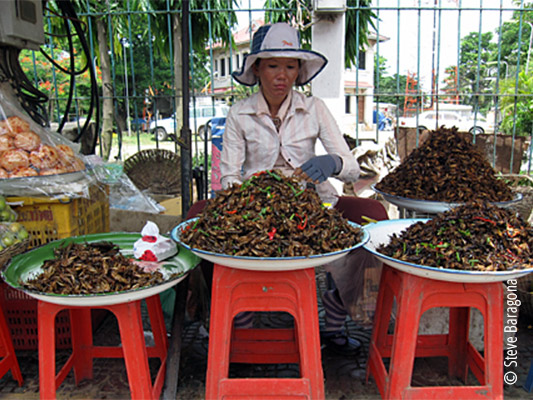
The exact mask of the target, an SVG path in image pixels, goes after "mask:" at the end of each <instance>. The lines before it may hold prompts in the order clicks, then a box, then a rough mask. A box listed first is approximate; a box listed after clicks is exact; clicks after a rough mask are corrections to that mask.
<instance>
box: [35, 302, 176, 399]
mask: <svg viewBox="0 0 533 400" xmlns="http://www.w3.org/2000/svg"><path fill="white" fill-rule="evenodd" d="M145 300H146V306H147V309H148V315H149V317H150V323H151V326H152V332H153V335H154V342H155V345H154V346H150V347H148V346H146V344H145V341H144V333H143V324H142V317H141V300H136V301H132V302H129V303H121V304H115V305H107V306H90V307H89V306H88V307H73V306H66V305H59V304H52V303H48V302H44V301H39V302H38V330H39V390H40V396H41V399H55V397H56V388H57V387H59V385H61V383H62V382H63V380H64V379H65V378H66V376H67V375H68V373H69V372H70V370H71V369H72V368H74V377H75V380H76V384H78V383H79V382H80V381H81V380H82V379H85V378H87V379H91V378H92V377H93V359H94V358H124V362H125V364H126V370H127V373H128V381H129V385H130V391H131V398H132V399H159V395H160V394H161V390H162V388H163V383H164V378H165V370H166V360H167V349H168V341H167V336H166V329H165V321H164V318H163V311H162V309H161V301H160V300H159V295H154V296H151V297H148V298H146V299H145ZM92 308H102V309H106V310H109V311H111V312H112V313H113V314H114V315H115V317H116V318H117V321H118V326H119V330H120V338H121V341H122V346H118V347H117V346H94V345H93V335H92V326H91V309H92ZM63 309H68V310H69V313H70V331H71V337H72V354H71V355H70V357H69V359H68V360H67V361H66V362H65V364H64V365H63V367H62V368H61V370H60V371H59V373H58V374H57V375H56V368H55V365H56V359H55V358H56V357H55V337H54V335H55V327H54V325H55V318H56V315H57V313H59V312H60V311H61V310H63ZM148 357H157V358H159V359H160V360H161V366H160V367H159V371H158V372H157V376H156V378H155V381H154V385H153V386H152V379H151V376H150V369H149V366H148Z"/></svg>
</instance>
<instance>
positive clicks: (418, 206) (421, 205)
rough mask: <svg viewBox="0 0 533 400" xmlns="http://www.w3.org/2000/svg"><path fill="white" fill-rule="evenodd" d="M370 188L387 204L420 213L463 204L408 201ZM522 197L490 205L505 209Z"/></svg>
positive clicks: (519, 195)
mask: <svg viewBox="0 0 533 400" xmlns="http://www.w3.org/2000/svg"><path fill="white" fill-rule="evenodd" d="M371 187H372V190H374V192H376V193H377V194H380V195H381V196H383V198H384V199H385V200H387V201H388V202H389V203H391V204H394V205H395V206H398V207H401V208H405V209H408V210H412V211H417V212H420V213H427V214H438V213H441V212H445V211H448V210H450V209H452V208H454V207H458V206H462V205H463V204H464V203H446V202H442V201H429V200H420V199H410V198H407V197H401V196H396V195H393V194H388V193H385V192H382V191H381V190H379V189H376V187H375V185H372V186H371ZM522 197H523V196H522V193H516V194H515V197H514V199H513V200H509V201H498V202H493V203H491V204H494V205H495V206H498V207H502V208H507V207H511V206H512V205H514V204H516V203H518V202H519V201H521V200H522Z"/></svg>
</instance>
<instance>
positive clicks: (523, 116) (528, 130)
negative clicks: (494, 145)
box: [501, 71, 533, 136]
mask: <svg viewBox="0 0 533 400" xmlns="http://www.w3.org/2000/svg"><path fill="white" fill-rule="evenodd" d="M532 93H533V74H531V73H530V74H526V73H525V71H522V72H520V73H519V74H518V80H517V81H515V79H506V80H504V81H502V84H501V94H502V95H503V96H502V100H501V112H502V116H503V120H502V126H501V129H502V130H503V131H504V132H505V133H508V134H512V133H514V132H516V134H517V135H518V136H530V135H533V98H532V97H531V94H532Z"/></svg>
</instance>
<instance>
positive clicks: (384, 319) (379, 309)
mask: <svg viewBox="0 0 533 400" xmlns="http://www.w3.org/2000/svg"><path fill="white" fill-rule="evenodd" d="M392 274H393V270H392V268H391V267H389V266H388V265H383V269H382V271H381V279H380V283H379V287H380V290H379V292H378V298H377V302H376V312H375V313H374V326H373V329H372V339H371V341H370V347H369V353H368V360H369V361H368V363H367V368H366V382H367V383H368V380H369V378H370V375H371V374H372V375H374V379H375V381H376V384H377V386H378V387H379V388H381V387H382V386H383V385H384V381H383V382H381V379H378V376H377V375H384V374H383V373H377V371H374V372H373V368H376V369H379V370H384V368H385V366H384V365H383V360H382V357H383V356H382V353H383V352H384V350H385V347H390V346H388V345H387V336H388V334H387V331H388V328H389V324H390V319H391V314H392V305H393V303H394V293H393V291H392V288H390V287H389V286H388V282H389V278H388V276H389V275H392ZM382 383H383V385H382ZM380 390H381V389H380Z"/></svg>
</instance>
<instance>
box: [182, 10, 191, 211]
mask: <svg viewBox="0 0 533 400" xmlns="http://www.w3.org/2000/svg"><path fill="white" fill-rule="evenodd" d="M181 4H182V13H181V57H182V58H181V59H182V67H181V81H182V87H183V127H182V129H181V132H180V139H181V152H180V154H181V157H180V158H181V210H182V217H183V218H184V219H185V216H186V215H187V212H188V211H189V208H190V207H191V191H192V184H191V182H192V174H191V158H192V157H191V130H190V127H189V0H183V2H182V3H181Z"/></svg>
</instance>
